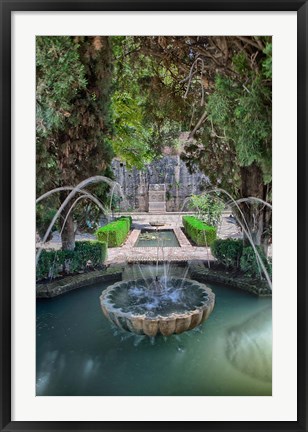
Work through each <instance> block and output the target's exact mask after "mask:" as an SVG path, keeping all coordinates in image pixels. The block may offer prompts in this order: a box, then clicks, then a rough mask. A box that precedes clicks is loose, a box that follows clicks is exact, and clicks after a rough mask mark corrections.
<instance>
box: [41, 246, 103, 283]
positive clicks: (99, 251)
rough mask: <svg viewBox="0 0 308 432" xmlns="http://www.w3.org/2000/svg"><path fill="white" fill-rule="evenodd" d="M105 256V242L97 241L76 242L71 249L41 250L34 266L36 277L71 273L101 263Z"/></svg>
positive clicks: (44, 277)
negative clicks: (88, 265)
mask: <svg viewBox="0 0 308 432" xmlns="http://www.w3.org/2000/svg"><path fill="white" fill-rule="evenodd" d="M106 257H107V244H106V243H102V242H98V241H80V242H76V246H75V249H74V250H73V251H69V250H66V251H62V250H59V251H56V250H51V251H46V250H42V253H41V255H40V258H39V261H38V264H37V266H36V279H37V280H41V279H47V278H50V279H54V278H56V277H57V276H59V275H61V274H72V273H75V272H77V271H83V270H85V269H86V268H87V262H88V261H91V266H93V267H96V266H99V265H101V264H102V263H103V262H104V261H105V259H106Z"/></svg>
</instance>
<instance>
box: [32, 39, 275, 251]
mask: <svg viewBox="0 0 308 432" xmlns="http://www.w3.org/2000/svg"><path fill="white" fill-rule="evenodd" d="M36 56H37V94H36V99H37V194H38V195H40V194H41V193H42V192H45V191H46V190H48V189H51V188H54V187H58V186H63V185H76V184H77V183H78V182H79V181H80V180H83V179H84V178H86V177H89V176H91V175H94V174H106V175H109V176H110V175H111V173H110V169H109V165H110V161H111V159H112V157H113V154H115V155H116V156H117V157H119V158H120V159H121V160H123V161H124V162H126V164H127V165H128V166H129V167H132V166H135V167H137V168H139V169H140V168H142V167H143V166H144V164H145V163H147V162H149V161H151V160H152V159H153V158H154V157H159V156H160V155H161V154H162V151H163V148H165V147H166V146H168V147H171V148H174V149H176V151H177V152H178V153H180V152H182V154H181V157H182V159H184V160H186V163H187V165H188V166H189V169H190V170H194V169H195V168H196V167H198V168H199V169H201V171H203V172H204V173H205V174H206V175H207V176H209V178H210V181H211V183H212V185H213V186H219V187H220V188H223V189H225V190H226V192H227V193H228V194H231V195H232V196H233V197H234V198H235V199H237V198H248V197H257V198H259V199H261V200H265V201H267V202H271V189H272V186H271V147H272V146H271V140H272V136H271V129H272V127H271V112H272V103H271V91H272V90H271V85H272V82H271V79H272V41H271V37H267V36H259V37H257V36H251V37H244V36H146V37H144V36H138V37H132V36H112V37H100V36H96V37H66V36H65V37H58V36H52V37H49V36H45V37H37V52H36ZM181 132H186V133H187V132H190V134H189V137H188V139H186V140H185V142H182V141H181V142H180V141H179V137H180V135H181ZM181 136H182V135H181ZM183 149H184V150H183ZM113 152H114V153H113ZM94 191H95V194H96V195H97V196H98V197H104V196H105V194H106V188H103V187H101V186H96V187H95V188H94ZM66 196H67V194H66V193H62V194H61V195H60V196H58V197H57V198H54V199H50V200H49V201H48V207H49V208H58V207H59V205H60V203H61V202H63V200H64V199H65V197H66ZM205 205H206V204H205ZM84 208H85V206H84V205H83V202H80V203H78V206H76V209H75V210H74V214H75V215H77V214H78V212H79V214H80V215H82V214H83V210H84ZM240 208H241V213H242V214H243V215H244V217H245V220H246V223H247V225H248V227H249V230H250V231H251V235H252V238H253V240H254V242H255V243H256V244H257V245H260V244H262V245H264V246H266V245H267V244H268V241H269V239H270V237H271V212H270V210H269V209H268V207H266V206H262V205H259V204H256V202H249V201H245V202H241V204H240ZM43 211H44V209H43V210H42V209H41V207H39V208H38V213H40V212H43ZM67 211H68V209H66V210H65V211H64V213H63V217H65V215H66V213H67ZM234 211H236V209H235V210H234ZM87 212H88V215H87V218H86V221H81V222H83V223H86V222H87V220H90V221H91V220H93V219H96V220H97V218H98V213H97V214H95V213H94V212H93V205H92V204H89V201H88V202H87ZM237 213H238V214H237V216H239V217H241V213H240V212H237ZM205 214H206V212H203V214H202V213H200V216H201V217H202V218H204V217H205ZM207 214H208V220H207V222H208V223H210V224H212V223H214V224H215V223H217V222H215V220H216V219H217V217H216V216H213V215H209V212H207ZM80 218H82V217H80ZM80 218H77V219H78V220H79V219H80ZM38 220H43V217H42V215H40V214H38ZM244 237H245V236H244ZM73 238H74V225H73V215H71V216H70V217H69V218H68V222H67V225H66V228H65V230H64V232H63V238H62V240H63V246H64V249H65V248H70V249H72V248H73V246H74V245H73V241H72V239H73Z"/></svg>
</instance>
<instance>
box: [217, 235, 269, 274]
mask: <svg viewBox="0 0 308 432" xmlns="http://www.w3.org/2000/svg"><path fill="white" fill-rule="evenodd" d="M256 249H257V251H258V254H259V256H260V259H261V260H262V262H263V264H264V266H265V269H266V271H267V272H268V274H269V276H270V277H271V274H272V266H271V262H270V261H269V260H268V259H267V258H266V256H265V254H264V251H263V249H262V248H261V247H260V246H256ZM211 252H212V254H213V256H214V257H215V258H216V259H217V261H218V262H219V263H220V264H222V265H224V266H225V267H226V268H228V269H231V270H241V271H242V272H243V273H245V274H246V275H247V276H252V277H256V278H261V279H262V278H263V276H264V275H263V270H262V269H261V266H260V263H259V261H258V259H257V257H256V253H255V251H254V249H253V247H252V246H245V247H243V241H242V240H237V239H225V240H223V239H217V240H215V241H214V242H213V243H212V245H211Z"/></svg>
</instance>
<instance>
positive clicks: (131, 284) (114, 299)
mask: <svg viewBox="0 0 308 432" xmlns="http://www.w3.org/2000/svg"><path fill="white" fill-rule="evenodd" d="M100 303H101V308H102V310H103V313H104V315H105V316H106V318H108V319H109V321H111V322H112V323H113V324H115V325H116V326H118V327H119V328H121V329H122V330H126V331H130V332H132V333H135V334H139V335H147V336H156V335H159V334H161V335H163V336H170V335H172V334H174V333H175V334H179V333H183V332H185V331H187V330H192V329H193V328H195V327H197V326H198V325H200V324H202V323H203V322H204V321H205V320H206V319H207V318H208V317H209V316H210V314H211V312H212V310H213V308H214V304H215V294H214V293H213V292H212V290H211V289H210V288H208V287H207V286H206V285H204V284H202V283H199V282H196V281H193V280H190V279H185V278H184V279H183V278H177V277H166V276H161V277H158V276H156V277H155V278H154V280H151V279H139V280H128V281H121V282H117V283H115V284H114V285H111V286H109V287H108V288H107V289H106V290H105V291H103V293H102V295H101V296H100Z"/></svg>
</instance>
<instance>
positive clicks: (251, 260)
mask: <svg viewBox="0 0 308 432" xmlns="http://www.w3.org/2000/svg"><path fill="white" fill-rule="evenodd" d="M256 249H257V251H258V253H259V255H260V258H261V260H262V262H263V263H264V265H265V268H266V270H267V272H268V273H269V275H270V276H271V275H272V266H271V263H270V262H269V261H268V260H267V258H266V256H265V254H264V252H263V249H262V248H261V247H260V246H256ZM240 268H241V270H242V271H243V272H244V273H246V274H247V275H249V276H256V277H260V276H261V275H263V271H262V270H261V266H260V263H259V261H258V259H257V257H256V254H255V251H254V249H253V247H252V246H246V247H245V248H244V249H243V254H242V257H241V261H240ZM260 270H261V274H260Z"/></svg>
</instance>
